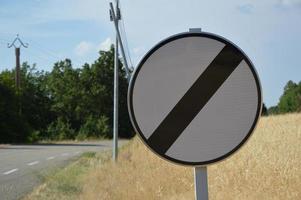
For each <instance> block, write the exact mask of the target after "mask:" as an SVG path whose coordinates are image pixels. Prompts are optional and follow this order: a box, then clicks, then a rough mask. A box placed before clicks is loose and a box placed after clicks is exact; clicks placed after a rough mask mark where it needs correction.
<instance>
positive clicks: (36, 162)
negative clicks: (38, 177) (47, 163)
mask: <svg viewBox="0 0 301 200" xmlns="http://www.w3.org/2000/svg"><path fill="white" fill-rule="evenodd" d="M38 163H39V161H33V162H31V163H27V165H29V166H32V165H36V164H38Z"/></svg>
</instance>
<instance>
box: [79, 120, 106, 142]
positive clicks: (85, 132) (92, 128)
mask: <svg viewBox="0 0 301 200" xmlns="http://www.w3.org/2000/svg"><path fill="white" fill-rule="evenodd" d="M109 133H110V128H109V125H108V118H107V117H105V116H101V117H100V118H95V117H92V116H89V117H88V119H87V120H86V122H85V123H84V124H83V125H82V126H81V128H80V130H79V134H78V136H77V139H85V138H99V137H109Z"/></svg>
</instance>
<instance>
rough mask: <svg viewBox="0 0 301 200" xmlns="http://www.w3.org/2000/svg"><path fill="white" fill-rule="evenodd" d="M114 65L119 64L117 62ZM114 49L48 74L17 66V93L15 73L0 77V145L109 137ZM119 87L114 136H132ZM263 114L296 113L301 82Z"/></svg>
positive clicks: (67, 63) (123, 79)
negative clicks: (91, 59)
mask: <svg viewBox="0 0 301 200" xmlns="http://www.w3.org/2000/svg"><path fill="white" fill-rule="evenodd" d="M120 66H122V63H121V62H120ZM113 69H114V48H113V46H112V47H111V49H110V50H109V51H100V52H99V58H98V59H97V60H95V61H94V63H92V64H84V65H83V66H74V65H73V64H72V61H71V60H70V59H65V60H61V61H58V62H56V63H54V65H53V67H52V70H51V71H47V72H45V71H39V70H38V69H37V66H36V65H35V64H33V65H32V66H30V65H29V64H28V63H26V62H25V63H23V64H22V67H21V88H20V89H19V90H17V89H16V87H15V70H14V69H12V70H4V71H2V72H0V144H3V143H24V142H29V143H32V142H37V141H41V140H47V141H51V140H55V141H59V140H86V139H99V138H111V137H112V130H111V127H112V123H113V75H114V70H113ZM119 74H120V76H119V83H120V86H119V87H120V90H119V91H120V94H119V109H120V110H119V111H120V113H119V118H120V120H119V122H120V124H119V131H120V136H121V137H123V138H130V137H132V136H134V131H133V129H132V127H131V123H130V120H129V116H128V111H127V85H128V83H127V79H126V77H125V72H124V70H123V67H121V69H120V73H119ZM262 111H263V112H262V114H263V115H269V114H284V113H290V112H300V111H301V82H299V83H294V82H293V81H288V83H287V84H286V85H285V87H284V93H283V95H282V96H281V97H280V100H279V103H278V104H277V105H276V106H273V107H270V108H267V107H266V106H265V105H263V110H262Z"/></svg>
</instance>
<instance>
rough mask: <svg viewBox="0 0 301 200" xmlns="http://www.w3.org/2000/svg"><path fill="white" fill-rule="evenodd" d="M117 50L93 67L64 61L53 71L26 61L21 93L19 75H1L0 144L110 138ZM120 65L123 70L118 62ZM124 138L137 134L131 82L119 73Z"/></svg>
mask: <svg viewBox="0 0 301 200" xmlns="http://www.w3.org/2000/svg"><path fill="white" fill-rule="evenodd" d="M113 61H114V48H113V47H112V48H111V49H110V50H109V51H106V52H105V51H101V52H100V53H99V58H98V59H97V60H96V61H95V62H94V63H93V64H85V65H83V66H73V65H72V62H71V60H69V59H65V60H62V61H58V62H57V63H55V64H54V66H53V68H52V70H51V71H49V72H45V71H39V70H37V68H36V66H35V65H33V66H30V65H28V64H27V63H26V62H25V63H23V65H22V68H21V88H20V90H17V89H16V87H15V70H14V69H12V70H4V71H2V72H1V73H0V144H3V143H16V142H17V143H18V142H22V143H24V142H35V141H40V140H70V139H71V140H74V139H77V140H84V139H87V138H92V139H93V138H94V139H95V138H110V137H111V136H112V131H111V127H112V118H113V115H112V113H113V112H112V111H113V108H112V107H113V74H114V70H113V68H114V65H113ZM120 66H122V64H121V62H120ZM119 82H120V94H119V95H120V96H119V103H120V104H119V106H120V118H121V119H122V120H120V127H119V129H120V136H121V137H125V138H129V137H132V136H133V130H132V128H131V124H130V121H129V116H128V112H127V106H126V93H127V80H126V78H125V72H124V70H123V69H121V70H120V77H119Z"/></svg>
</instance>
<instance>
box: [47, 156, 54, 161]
mask: <svg viewBox="0 0 301 200" xmlns="http://www.w3.org/2000/svg"><path fill="white" fill-rule="evenodd" d="M54 158H55V157H54V156H50V157H48V158H47V159H46V160H52V159H54Z"/></svg>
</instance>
